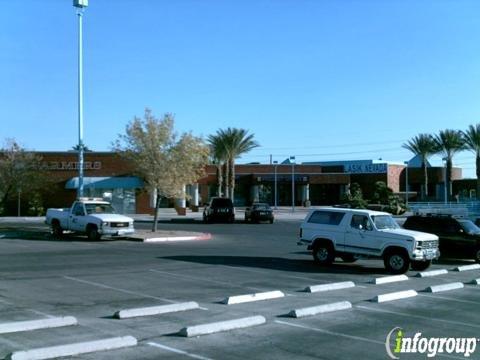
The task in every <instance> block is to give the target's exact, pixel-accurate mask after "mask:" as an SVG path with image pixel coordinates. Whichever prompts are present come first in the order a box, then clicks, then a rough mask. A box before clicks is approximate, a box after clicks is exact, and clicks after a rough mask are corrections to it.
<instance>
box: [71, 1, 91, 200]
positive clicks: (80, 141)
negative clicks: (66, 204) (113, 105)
mask: <svg viewBox="0 0 480 360" xmlns="http://www.w3.org/2000/svg"><path fill="white" fill-rule="evenodd" d="M73 6H74V7H76V8H77V15H78V191H77V196H78V197H82V196H83V153H84V145H83V10H84V9H85V8H86V7H87V6H88V0H73Z"/></svg>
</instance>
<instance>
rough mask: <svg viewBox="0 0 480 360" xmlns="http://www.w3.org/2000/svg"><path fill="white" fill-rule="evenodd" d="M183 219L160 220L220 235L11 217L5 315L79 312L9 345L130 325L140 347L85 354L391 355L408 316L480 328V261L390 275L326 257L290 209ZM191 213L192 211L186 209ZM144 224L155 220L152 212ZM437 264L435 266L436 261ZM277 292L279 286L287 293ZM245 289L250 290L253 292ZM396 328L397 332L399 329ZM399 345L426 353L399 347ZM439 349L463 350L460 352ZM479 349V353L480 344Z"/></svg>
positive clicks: (86, 336)
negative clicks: (154, 235)
mask: <svg viewBox="0 0 480 360" xmlns="http://www.w3.org/2000/svg"><path fill="white" fill-rule="evenodd" d="M173 216H174V217H173V218H174V219H176V220H175V221H173V222H172V221H171V219H172V217H171V216H170V214H167V215H166V216H165V217H162V218H161V219H160V220H161V221H160V222H159V224H158V226H159V229H160V231H164V232H168V233H169V234H175V233H176V232H183V233H200V234H205V233H209V234H211V237H210V238H209V239H197V240H185V241H180V240H179V241H165V242H156V243H145V242H140V241H135V240H132V239H104V240H102V241H99V242H90V241H88V240H87V239H86V238H85V237H82V236H67V237H66V238H65V239H62V240H56V239H53V238H52V237H51V236H49V234H48V228H47V227H46V226H45V225H43V223H42V221H41V219H40V220H39V219H29V218H26V219H23V220H21V221H15V219H13V220H7V219H1V220H0V328H1V326H2V324H6V323H12V322H15V323H16V322H19V321H27V320H45V319H52V318H57V317H67V316H71V317H75V319H77V321H78V324H77V325H73V326H65V327H59V328H50V329H38V330H32V331H19V332H13V333H3V334H2V333H0V358H4V357H6V356H7V355H8V354H11V353H12V352H15V351H22V350H23V351H25V350H31V349H37V348H43V347H52V346H57V345H68V344H73V343H78V342H92V341H96V340H100V339H109V338H113V337H125V336H132V337H135V338H136V339H137V341H138V344H137V345H136V346H132V347H128V348H123V349H117V350H108V351H100V352H92V353H89V354H83V355H77V356H74V357H73V358H78V359H159V358H162V359H188V358H195V359H246V358H248V359H360V358H368V359H388V358H389V357H388V356H389V355H388V354H387V348H389V349H390V350H391V349H393V347H394V346H395V343H394V342H395V336H393V340H391V346H390V347H386V345H385V342H386V338H387V335H388V334H389V333H390V332H391V331H392V330H393V329H394V328H397V327H399V328H402V329H403V331H404V334H405V336H411V337H413V336H414V335H415V334H416V333H417V332H421V333H422V335H421V336H422V337H426V338H432V337H433V338H435V337H439V338H442V337H446V338H450V337H454V338H462V337H465V338H479V337H480V313H479V312H478V304H479V302H480V292H479V291H480V286H479V285H476V284H473V283H472V280H475V279H479V278H480V271H479V270H468V271H462V272H460V271H455V268H457V267H458V266H465V265H472V264H473V263H472V262H468V261H460V260H452V259H450V260H441V261H440V262H438V263H436V264H434V265H433V266H432V268H431V269H432V270H435V269H447V270H448V272H447V273H446V274H442V275H437V276H433V277H426V278H419V277H416V276H415V275H416V274H417V273H416V272H414V271H410V272H408V273H407V276H408V277H407V280H404V281H398V282H392V283H387V284H382V285H376V284H374V283H372V280H373V279H374V278H379V277H386V276H388V275H389V274H387V273H386V272H385V270H384V268H383V263H382V261H379V260H359V261H357V262H355V263H353V264H346V263H343V262H342V261H341V260H338V261H337V262H336V263H335V264H334V265H332V266H331V267H328V268H320V267H317V266H316V265H315V264H314V263H313V261H312V257H311V254H310V253H309V252H308V251H306V249H305V248H304V247H301V246H297V245H296V243H297V237H298V228H299V223H300V221H301V219H302V218H303V216H304V213H303V216H302V214H300V212H299V211H298V212H297V213H296V214H288V211H285V212H283V213H281V214H279V216H277V220H276V221H275V223H274V224H267V223H266V224H244V223H243V222H242V221H241V219H242V217H241V214H237V217H238V218H239V220H238V221H237V222H236V223H234V224H203V223H202V222H201V221H200V219H199V218H197V216H198V215H197V214H194V215H190V217H191V218H192V219H188V220H178V218H177V217H175V215H174V214H173ZM183 219H185V218H183ZM137 220H138V221H137V222H136V224H135V226H136V228H137V229H139V230H142V231H145V232H148V231H149V229H150V227H151V223H150V222H149V219H148V218H147V217H145V218H138V219H137ZM431 269H429V270H431ZM346 281H351V282H353V283H354V285H355V286H353V287H349V288H344V289H338V290H332V291H324V292H319V293H308V292H305V291H304V290H305V288H306V287H309V286H313V285H322V284H332V283H338V282H346ZM451 283H461V284H462V288H458V289H455V290H450V291H444V292H440V293H431V292H427V291H426V290H427V289H428V288H429V287H431V286H437V285H445V284H451ZM406 290H415V291H417V295H416V296H415V297H410V298H405V299H400V300H395V301H391V302H385V303H377V302H374V301H372V300H374V299H375V297H376V296H378V295H381V294H389V293H392V292H400V291H406ZM272 291H277V292H281V293H282V294H283V296H282V297H275V298H271V299H267V300H262V301H249V302H242V303H238V304H232V305H226V304H225V299H226V298H228V297H233V298H234V299H238V298H235V297H237V296H243V295H249V294H256V296H252V297H250V299H251V298H253V299H254V300H255V297H256V298H257V299H258V298H261V296H260V295H259V294H264V293H267V294H268V293H271V292H272ZM277 294H278V293H277ZM240 299H245V297H241V298H240ZM185 302H195V303H197V304H198V307H197V308H195V309H192V310H186V311H181V312H172V313H165V314H157V315H149V316H142V317H135V318H129V319H118V318H115V317H114V314H115V313H116V312H117V311H119V310H122V309H139V308H140V309H142V308H147V307H154V306H155V307H158V306H160V307H161V306H165V305H175V304H183V303H185ZM339 302H349V303H350V304H351V308H347V309H345V310H338V311H335V312H328V313H319V314H317V315H313V316H307V317H303V318H292V317H290V316H289V314H290V313H291V312H292V310H296V309H297V310H298V309H305V308H312V307H318V306H321V305H329V304H334V303H339ZM251 317H263V318H264V319H265V323H264V324H260V325H257V326H252V327H246V328H239V329H233V330H229V331H225V332H220V333H214V334H209V335H203V336H198V337H197V336H195V337H184V336H182V335H181V330H182V329H183V328H185V327H192V326H196V325H208V324H211V323H218V322H226V321H231V320H238V319H245V318H251ZM397 332H398V330H396V332H395V333H394V335H395V334H397ZM394 355H397V356H398V357H399V358H402V359H409V358H414V359H417V358H423V359H424V358H426V357H427V355H426V354H419V353H413V354H404V353H401V354H400V353H395V354H394ZM438 356H440V357H448V358H452V357H453V358H458V359H463V358H465V357H464V356H463V354H462V353H455V352H452V353H451V354H448V353H446V352H445V351H444V353H439V354H438ZM470 358H473V359H475V358H480V350H476V351H475V352H474V353H473V354H472V355H471V356H470Z"/></svg>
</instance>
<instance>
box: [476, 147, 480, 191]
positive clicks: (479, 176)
mask: <svg viewBox="0 0 480 360" xmlns="http://www.w3.org/2000/svg"><path fill="white" fill-rule="evenodd" d="M475 165H476V171H477V193H476V196H477V199H480V154H477V157H476V158H475Z"/></svg>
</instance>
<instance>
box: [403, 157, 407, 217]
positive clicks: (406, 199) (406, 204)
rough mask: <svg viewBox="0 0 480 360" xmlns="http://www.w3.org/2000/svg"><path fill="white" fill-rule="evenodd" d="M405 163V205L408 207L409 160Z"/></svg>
mask: <svg viewBox="0 0 480 360" xmlns="http://www.w3.org/2000/svg"><path fill="white" fill-rule="evenodd" d="M403 163H404V164H405V207H407V208H408V161H404V162H403Z"/></svg>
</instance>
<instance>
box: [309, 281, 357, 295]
mask: <svg viewBox="0 0 480 360" xmlns="http://www.w3.org/2000/svg"><path fill="white" fill-rule="evenodd" d="M352 287H355V283H354V282H353V281H344V282H337V283H331V284H322V285H312V286H308V287H306V288H305V289H304V290H303V291H304V292H308V293H316V292H320V291H332V290H340V289H348V288H352Z"/></svg>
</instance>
